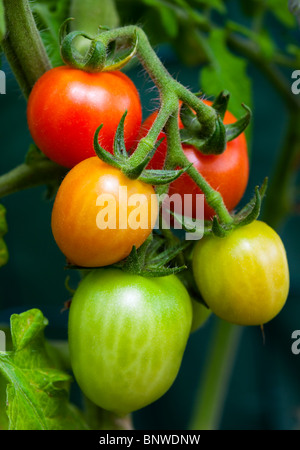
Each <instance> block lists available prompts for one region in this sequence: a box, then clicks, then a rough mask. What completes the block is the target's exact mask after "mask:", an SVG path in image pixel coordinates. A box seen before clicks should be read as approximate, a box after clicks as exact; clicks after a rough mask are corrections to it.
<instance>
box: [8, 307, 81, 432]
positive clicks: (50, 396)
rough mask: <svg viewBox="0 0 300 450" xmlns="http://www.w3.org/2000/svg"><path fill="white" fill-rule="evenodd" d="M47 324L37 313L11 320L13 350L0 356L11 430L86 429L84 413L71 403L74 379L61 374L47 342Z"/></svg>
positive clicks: (62, 372) (13, 316)
mask: <svg viewBox="0 0 300 450" xmlns="http://www.w3.org/2000/svg"><path fill="white" fill-rule="evenodd" d="M47 324H48V321H47V319H46V318H45V317H44V316H43V314H42V313H41V311H40V310H38V309H32V310H29V311H27V312H25V313H22V314H13V315H12V316H11V336H12V343H13V350H12V351H10V352H5V353H4V352H2V353H0V373H1V374H2V376H3V377H4V378H5V379H6V381H7V390H6V401H7V409H6V413H7V417H8V427H9V429H11V430H58V429H61V430H69V429H87V425H86V424H85V422H84V420H83V418H82V417H81V413H80V412H79V411H78V410H77V408H75V406H73V405H72V404H71V403H69V389H70V382H71V377H70V375H69V374H68V373H66V372H65V371H63V370H61V367H60V366H59V364H58V361H59V359H58V358H57V357H54V356H53V355H54V354H53V349H52V348H50V347H49V344H48V343H47V342H46V341H45V338H44V328H45V326H46V325H47ZM0 382H1V380H0ZM2 392H3V390H2ZM2 401H3V394H2ZM0 409H3V404H2V405H1V408H0Z"/></svg>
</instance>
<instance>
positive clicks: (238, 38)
mask: <svg viewBox="0 0 300 450" xmlns="http://www.w3.org/2000/svg"><path fill="white" fill-rule="evenodd" d="M42 3H43V4H47V3H51V2H36V6H38V5H39V4H42ZM54 3H55V2H54ZM57 3H59V2H57ZM81 3H87V4H88V3H89V2H81ZM98 3H101V2H98ZM102 3H103V5H106V7H107V9H105V8H104V9H105V11H106V16H105V14H104V12H103V10H102V13H101V14H102V15H101V14H100V15H98V16H97V17H98V22H99V20H100V19H99V17H101V20H102V24H107V25H111V26H116V25H124V24H129V23H137V24H139V25H141V26H143V28H144V30H145V31H146V33H148V35H149V38H150V42H151V43H152V45H153V46H154V47H155V50H156V51H157V53H158V55H159V57H160V58H161V60H162V62H163V63H164V64H165V66H166V67H167V69H168V70H169V72H170V73H171V74H172V75H173V76H174V77H175V78H176V79H178V80H179V81H181V82H182V84H184V85H185V86H187V87H189V88H190V89H191V90H192V91H194V92H198V91H199V90H201V91H203V92H204V94H205V95H206V97H208V98H213V96H214V95H216V94H218V93H219V92H220V90H222V89H224V88H226V89H228V90H229V91H230V92H231V100H230V103H229V109H230V110H232V112H233V113H234V114H235V115H237V116H241V115H242V114H243V109H242V108H241V106H240V105H241V103H242V102H244V103H246V104H248V105H249V106H250V107H251V108H252V111H253V120H252V125H251V129H250V131H249V133H248V139H249V149H250V155H251V165H250V179H249V183H248V189H247V192H246V194H245V196H244V199H243V200H242V202H241V205H242V204H245V203H246V202H247V201H248V200H249V199H250V198H251V196H252V195H253V192H254V188H255V186H256V185H260V184H261V183H262V182H263V180H264V178H265V176H268V177H270V187H269V191H268V194H267V198H266V201H265V209H264V211H263V216H262V217H263V218H265V220H266V221H267V222H268V223H270V224H271V225H272V226H274V227H275V228H276V229H277V231H278V233H279V234H280V236H281V238H282V240H283V242H284V245H285V247H286V251H287V256H288V261H289V267H290V276H291V286H290V294H289V298H288V301H287V303H286V306H285V307H284V309H283V310H282V312H281V313H280V314H279V315H278V316H277V317H276V318H275V319H274V320H272V321H271V322H270V323H268V324H266V325H265V326H264V336H263V335H262V332H261V329H260V328H259V327H237V328H238V332H239V334H240V337H239V341H238V346H237V350H236V353H235V358H234V360H233V362H232V372H231V374H230V377H229V382H228V383H229V384H228V390H227V392H226V394H225V396H224V408H223V410H222V414H221V417H220V424H219V428H220V429H237V430H238V429H249V430H250V429H267V430H274V429H300V383H299V379H300V354H299V355H295V354H293V353H292V351H291V345H292V343H293V339H292V337H291V335H292V332H293V331H294V330H298V329H299V330H300V265H299V253H300V240H299V229H300V228H299V226H300V219H299V203H298V204H297V201H299V187H298V188H297V183H298V181H299V176H298V165H299V160H300V158H299V155H300V153H299V147H300V141H298V137H297V136H296V137H295V136H294V138H293V139H294V140H291V135H290V134H289V126H290V124H291V123H292V122H291V117H294V119H295V117H296V116H297V117H299V115H300V114H299V106H298V102H299V100H298V99H297V96H294V95H293V94H292V93H291V89H290V86H291V84H292V80H291V74H292V72H293V70H296V69H300V55H299V50H298V47H297V46H298V44H299V30H298V25H297V21H296V19H295V17H294V16H293V15H292V14H291V13H290V11H289V9H288V2H287V1H283V0H277V1H270V2H269V5H268V6H266V5H265V2H264V1H259V0H256V1H253V2H247V1H234V0H232V1H226V2H225V1H222V0H218V1H217V0H214V1H212V2H204V1H160V0H147V1H126V0H123V1H121V0H119V1H116V2H113V1H111V0H110V1H109V2H102ZM52 4H53V2H52ZM79 5H80V2H74V4H73V7H74V8H75V7H78V8H79ZM103 5H102V7H103ZM34 7H35V6H34V5H33V8H34ZM98 7H99V8H100V6H99V5H98ZM35 14H36V18H37V20H38V23H39V24H40V28H41V29H43V30H44V31H43V33H42V36H43V39H44V40H45V42H46V44H47V45H48V48H49V49H50V48H51V51H52V48H53V46H51V45H52V44H51V39H50V37H49V36H48V35H47V28H45V27H44V26H43V16H42V15H41V14H39V12H38V9H37V10H36V11H35ZM64 14H66V12H64ZM76 14H77V15H76ZM95 15H96V14H94V16H95ZM68 16H69V14H66V17H68ZM73 16H75V18H76V19H78V20H77V24H76V27H77V28H78V29H84V27H86V26H87V25H86V24H88V26H90V27H92V26H94V25H93V24H94V22H95V18H94V19H93V21H92V20H91V19H89V20H86V21H85V22H84V20H82V22H83V23H80V17H82V18H83V17H85V16H84V15H82V14H81V13H79V12H78V11H77V12H76V8H75V9H74V10H73ZM103 17H105V20H104V19H103ZM92 22H93V23H92ZM105 22H106V23H105ZM212 24H213V25H212ZM228 36H229V37H228ZM56 45H57V43H56ZM52 58H53V64H54V65H57V64H59V63H60V62H59V57H58V56H57V52H56V53H55V52H54V53H53V54H52ZM2 70H4V72H5V74H6V81H7V86H6V94H5V95H0V114H1V122H0V123H1V125H0V142H1V144H0V147H1V151H0V174H4V173H6V172H7V171H9V170H11V169H13V168H14V167H15V166H17V165H18V164H21V163H22V162H23V161H24V157H25V155H26V153H27V150H28V147H29V145H30V144H31V142H32V140H31V137H30V134H29V131H28V127H27V122H26V101H25V99H24V98H23V95H22V93H21V91H20V89H19V87H18V84H17V82H16V80H15V78H14V76H13V74H12V72H11V70H10V67H9V65H8V63H7V61H6V59H5V57H4V56H2ZM126 72H127V74H128V75H129V76H130V77H131V79H132V80H133V81H134V83H135V84H136V86H137V88H138V90H139V93H140V96H141V101H142V104H143V113H144V118H146V117H147V116H148V115H149V114H150V112H152V111H153V110H155V109H156V108H157V107H158V105H159V98H158V93H157V92H156V90H155V88H154V87H153V84H152V82H151V81H150V80H149V79H148V78H147V75H146V73H145V71H144V70H143V68H142V67H141V66H140V65H139V64H138V63H137V62H136V63H134V64H132V65H131V66H130V67H129V69H126ZM293 97H294V100H293ZM299 99H300V96H299ZM297 108H298V109H297ZM298 123H299V124H300V121H299V122H298ZM295 126H296V125H295ZM298 128H300V125H299V126H298ZM286 141H287V142H288V146H290V150H287V148H286V147H287V145H285V142H286ZM279 160H280V162H278V161H279ZM274 180H275V181H274ZM272 183H273V184H274V185H273V184H272ZM297 189H298V191H297ZM268 195H270V196H271V195H272V196H274V197H275V200H274V198H273V200H272V201H271V200H268ZM1 203H2V204H3V205H4V206H5V208H6V210H7V223H8V233H7V235H6V236H5V242H6V244H7V247H8V249H9V255H10V257H9V261H8V263H7V264H6V265H5V266H4V267H2V268H1V270H0V286H1V288H0V323H2V324H3V323H8V321H9V317H10V315H11V314H12V313H15V312H16V313H19V312H23V311H25V310H27V309H30V308H34V307H37V308H40V309H41V310H42V312H43V313H44V315H45V316H46V317H47V318H48V319H49V326H48V327H47V328H46V336H47V337H49V338H51V339H66V337H67V319H68V312H67V311H62V310H63V308H64V302H66V301H67V300H68V299H69V298H70V294H69V292H68V290H67V289H66V287H65V279H66V276H67V275H70V285H71V286H72V285H73V286H76V283H77V278H76V277H77V276H76V273H74V272H72V273H68V272H67V271H66V270H64V265H65V259H64V256H63V255H62V254H61V252H60V251H59V249H58V248H57V246H56V244H55V242H54V239H53V237H52V233H51V227H50V217H51V209H52V200H47V199H46V188H45V187H39V188H34V189H31V190H27V191H22V192H18V193H16V194H13V195H11V196H8V197H5V198H3V199H1ZM268 208H269V209H268ZM297 213H298V214H297ZM253 283H255V280H253ZM215 321H216V318H214V317H211V318H210V319H209V321H208V322H207V323H206V324H205V325H204V327H203V328H201V329H200V330H198V331H197V332H196V333H194V334H193V335H192V336H191V337H190V340H189V343H188V346H187V349H186V352H185V355H184V359H183V364H182V367H181V370H180V372H179V375H178V377H177V379H176V381H175V383H174V385H173V386H172V387H171V389H170V390H169V391H168V393H167V394H165V395H164V396H163V397H162V398H161V399H160V400H158V401H157V402H155V403H154V404H152V405H150V406H148V407H146V408H144V409H142V410H141V411H138V412H136V413H134V415H133V421H134V426H135V427H136V428H137V429H153V430H155V429H157V430H158V429H173V430H175V429H185V428H186V427H188V424H189V421H190V419H191V415H192V411H193V407H194V402H195V397H196V393H197V391H198V386H199V380H200V378H201V374H202V373H203V369H204V368H205V364H206V361H207V357H208V356H209V352H210V347H209V345H210V342H211V337H212V333H213V329H214V324H215ZM72 396H73V398H74V401H75V402H76V401H77V396H78V392H77V387H76V384H75V383H74V385H73V388H72Z"/></svg>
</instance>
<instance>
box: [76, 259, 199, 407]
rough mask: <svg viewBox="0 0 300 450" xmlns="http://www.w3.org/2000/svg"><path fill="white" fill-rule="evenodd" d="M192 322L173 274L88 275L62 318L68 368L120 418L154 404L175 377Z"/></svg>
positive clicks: (110, 271) (104, 271) (92, 396)
mask: <svg viewBox="0 0 300 450" xmlns="http://www.w3.org/2000/svg"><path fill="white" fill-rule="evenodd" d="M191 321H192V307H191V301H190V297H189V295H188V293H187V291H186V289H185V287H184V286H183V284H182V283H181V282H180V281H179V280H178V279H177V278H176V277H175V275H171V276H166V277H161V278H160V277H158V278H144V277H141V276H139V275H135V274H129V273H125V272H123V271H121V270H118V269H112V268H107V269H98V270H94V271H92V272H90V273H89V274H88V275H87V276H86V278H84V279H83V281H81V283H80V285H79V287H78V289H77V291H76V293H75V295H74V297H73V299H72V302H71V307H70V315H69V346H70V356H71V365H72V369H73V372H74V376H75V378H76V380H77V382H78V384H79V386H80V388H81V389H82V391H83V392H84V394H85V395H86V396H87V397H88V398H89V399H90V400H91V401H92V402H94V403H96V405H98V406H100V407H102V408H104V409H106V410H108V411H113V412H115V413H117V414H119V415H124V414H127V413H130V412H132V411H135V410H137V409H140V408H143V407H144V406H146V405H148V404H150V403H152V402H154V401H155V400H157V399H158V398H159V397H161V396H162V395H163V394H164V393H165V392H166V391H167V390H168V389H169V388H170V386H171V385H172V383H173V382H174V380H175V378H176V376H177V373H178V370H179V368H180V365H181V360H182V356H183V353H184V350H185V348H186V344H187V340H188V337H189V334H190V328H191Z"/></svg>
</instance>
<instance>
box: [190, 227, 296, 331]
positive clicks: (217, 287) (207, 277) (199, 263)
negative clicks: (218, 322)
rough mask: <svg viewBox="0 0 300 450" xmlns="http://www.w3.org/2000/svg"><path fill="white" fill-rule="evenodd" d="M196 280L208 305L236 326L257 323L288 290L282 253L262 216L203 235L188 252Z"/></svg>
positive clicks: (274, 311) (276, 307)
mask: <svg viewBox="0 0 300 450" xmlns="http://www.w3.org/2000/svg"><path fill="white" fill-rule="evenodd" d="M193 272H194V277H195V281H196V284H197V286H198V288H199V290H200V292H201V294H202V296H203V298H204V300H205V302H206V303H207V305H208V306H209V307H210V309H211V310H212V311H213V312H214V313H215V314H216V315H217V316H219V317H221V318H222V319H224V320H227V321H228V322H232V323H235V324H238V325H262V324H264V323H266V322H268V321H270V320H271V319H273V318H274V317H275V316H276V315H277V314H278V313H279V311H281V309H282V308H283V306H284V304H285V302H286V299H287V295H288V291H289V270H288V263H287V258H286V252H285V249H284V246H283V244H282V241H281V239H280V237H279V236H278V234H277V233H276V232H275V231H274V230H273V229H272V228H271V227H269V226H268V225H267V224H265V223H264V222H261V221H255V222H252V223H251V224H250V225H246V226H244V227H242V228H239V229H236V230H235V231H233V232H232V234H230V235H228V236H227V237H225V238H218V237H208V238H205V239H202V240H200V241H199V242H198V244H197V245H196V247H195V249H194V253H193Z"/></svg>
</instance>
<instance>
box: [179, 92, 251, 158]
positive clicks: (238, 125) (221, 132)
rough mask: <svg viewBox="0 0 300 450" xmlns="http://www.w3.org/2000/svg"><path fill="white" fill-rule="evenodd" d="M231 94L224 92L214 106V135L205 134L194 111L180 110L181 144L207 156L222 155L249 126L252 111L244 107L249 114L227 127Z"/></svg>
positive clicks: (185, 107) (183, 107) (184, 108)
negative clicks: (226, 116)
mask: <svg viewBox="0 0 300 450" xmlns="http://www.w3.org/2000/svg"><path fill="white" fill-rule="evenodd" d="M229 99H230V93H229V92H228V91H222V92H221V93H220V94H219V95H218V96H217V97H216V99H215V101H214V103H213V104H212V108H214V109H215V111H216V119H215V129H214V131H213V133H210V134H208V135H206V134H204V132H203V126H202V125H201V120H199V118H198V116H197V115H196V114H194V113H193V112H192V110H191V109H190V108H189V107H187V106H186V105H183V106H182V107H181V110H180V118H181V121H182V123H183V125H184V128H183V129H182V130H180V137H181V142H182V143H183V144H186V145H187V144H188V145H192V146H193V147H195V148H196V149H197V150H199V151H200V152H201V153H203V154H205V155H220V154H221V153H223V152H224V151H225V149H226V145H227V142H229V141H231V140H232V139H235V138H236V137H237V136H239V135H240V134H241V133H242V132H243V131H244V130H245V129H246V128H247V126H248V125H249V123H250V120H251V115H252V114H251V110H250V108H248V106H246V105H242V106H243V108H244V109H245V110H246V111H247V113H246V114H245V115H244V116H243V117H242V118H241V119H239V120H237V121H236V122H235V123H233V124H228V125H225V124H224V123H223V119H224V116H225V113H226V110H227V107H228V102H229Z"/></svg>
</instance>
